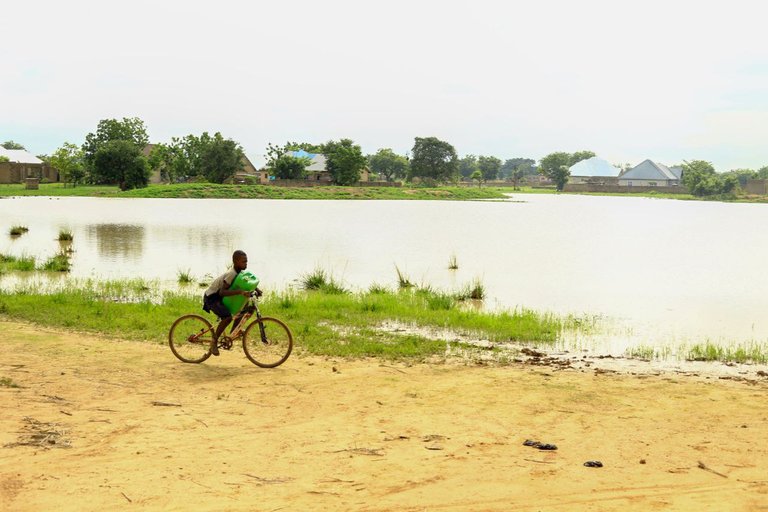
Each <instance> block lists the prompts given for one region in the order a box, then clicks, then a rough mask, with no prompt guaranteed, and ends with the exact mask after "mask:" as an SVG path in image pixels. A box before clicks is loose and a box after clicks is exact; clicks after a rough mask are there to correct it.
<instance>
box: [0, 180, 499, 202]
mask: <svg viewBox="0 0 768 512" xmlns="http://www.w3.org/2000/svg"><path fill="white" fill-rule="evenodd" d="M509 190H511V189H506V188H500V187H488V188H483V189H477V188H472V187H454V186H445V187H412V186H403V187H338V186H323V187H279V186H272V185H219V184H215V183H183V184H173V185H150V186H148V187H146V188H140V189H134V190H128V191H125V192H122V191H120V189H119V188H118V187H116V186H93V185H88V186H79V187H65V186H64V185H63V184H61V183H49V184H41V185H40V188H39V189H38V190H27V189H25V188H24V186H23V185H19V184H13V185H0V196H6V197H7V196H94V197H145V198H217V199H420V200H432V199H437V200H460V201H464V200H475V199H504V198H505V197H506V196H505V195H504V194H505V193H507V192H509Z"/></svg>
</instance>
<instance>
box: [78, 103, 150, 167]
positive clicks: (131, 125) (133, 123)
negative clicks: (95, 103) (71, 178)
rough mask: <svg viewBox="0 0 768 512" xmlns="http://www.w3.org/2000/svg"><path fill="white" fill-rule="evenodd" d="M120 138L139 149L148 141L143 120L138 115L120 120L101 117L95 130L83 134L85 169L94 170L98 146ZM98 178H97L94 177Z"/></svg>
mask: <svg viewBox="0 0 768 512" xmlns="http://www.w3.org/2000/svg"><path fill="white" fill-rule="evenodd" d="M116 140H122V141H126V142H128V143H130V144H133V145H134V146H135V147H136V148H137V149H138V150H139V151H141V150H142V149H144V147H145V146H146V145H147V144H148V143H149V136H148V135H147V129H146V127H145V126H144V121H142V120H141V119H139V118H138V117H124V118H123V119H122V121H118V120H117V119H102V120H101V121H99V124H98V125H97V126H96V131H95V132H93V133H89V134H88V135H86V136H85V143H84V144H83V156H84V159H85V160H84V161H85V168H86V171H87V172H89V173H92V172H94V164H95V156H96V153H97V152H98V150H99V148H101V147H102V146H103V145H104V144H106V143H108V142H111V141H116ZM96 179H99V178H96Z"/></svg>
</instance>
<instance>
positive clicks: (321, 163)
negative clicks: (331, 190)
mask: <svg viewBox="0 0 768 512" xmlns="http://www.w3.org/2000/svg"><path fill="white" fill-rule="evenodd" d="M288 154H289V155H290V156H293V157H296V158H308V159H309V160H310V163H309V165H308V166H307V169H306V170H307V171H309V172H321V171H325V155H321V154H319V153H308V152H306V151H304V150H303V149H301V150H299V151H289V152H288Z"/></svg>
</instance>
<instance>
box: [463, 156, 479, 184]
mask: <svg viewBox="0 0 768 512" xmlns="http://www.w3.org/2000/svg"><path fill="white" fill-rule="evenodd" d="M478 169H479V167H478V166H477V157H476V156H475V155H467V156H465V157H464V158H460V159H459V174H460V175H461V177H462V178H467V179H470V180H471V179H472V175H473V174H474V172H475V171H476V170H478Z"/></svg>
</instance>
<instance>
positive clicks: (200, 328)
mask: <svg viewBox="0 0 768 512" xmlns="http://www.w3.org/2000/svg"><path fill="white" fill-rule="evenodd" d="M212 341H213V327H211V323H210V322H209V321H208V320H206V319H205V318H203V317H201V316H199V315H184V316H182V317H180V318H179V319H178V320H176V321H175V322H173V325H172V326H171V330H170V331H168V345H169V346H170V347H171V352H173V355H175V356H176V357H178V358H179V359H180V360H181V361H184V362H185V363H202V362H203V361H205V360H206V359H208V358H209V357H210V356H211V352H210V348H211V342H212Z"/></svg>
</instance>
